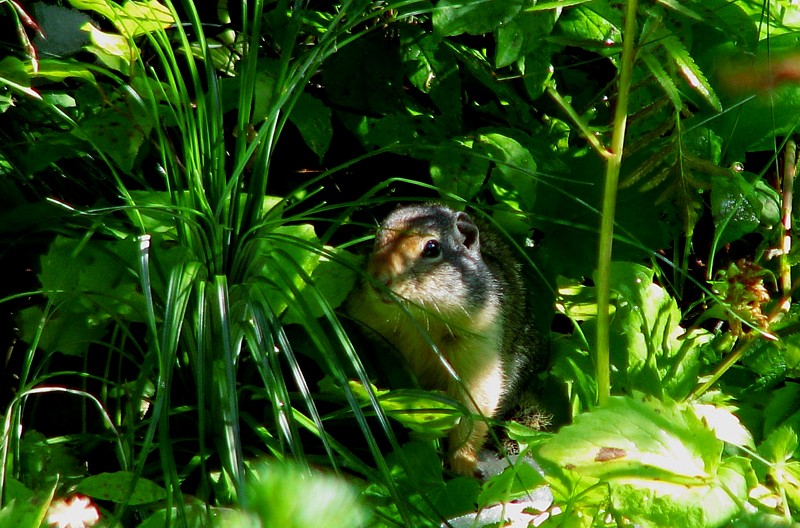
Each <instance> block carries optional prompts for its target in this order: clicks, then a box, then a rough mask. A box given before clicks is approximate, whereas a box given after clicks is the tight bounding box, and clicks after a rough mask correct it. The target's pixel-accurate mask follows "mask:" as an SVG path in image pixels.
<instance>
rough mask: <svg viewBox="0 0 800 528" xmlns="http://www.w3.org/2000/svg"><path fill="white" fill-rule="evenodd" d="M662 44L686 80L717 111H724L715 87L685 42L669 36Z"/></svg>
mask: <svg viewBox="0 0 800 528" xmlns="http://www.w3.org/2000/svg"><path fill="white" fill-rule="evenodd" d="M661 45H662V46H663V47H664V49H665V50H667V53H669V56H670V58H671V59H672V61H673V62H674V63H675V65H676V66H677V67H678V69H679V70H680V72H681V74H683V76H684V78H685V79H686V81H687V82H688V83H689V86H691V87H692V88H693V89H694V90H695V91H696V92H697V93H698V94H700V96H701V97H702V98H703V99H705V101H706V102H707V103H708V104H709V106H711V108H713V109H714V110H716V111H717V112H721V111H722V103H720V101H719V98H718V97H717V94H716V93H715V92H714V88H712V87H711V84H710V83H709V82H708V79H706V76H705V74H704V73H703V72H702V70H700V68H699V67H698V66H697V64H695V62H694V59H692V57H691V55H689V51H688V50H687V49H686V48H685V47H684V45H683V43H682V42H681V41H680V40H678V39H677V38H676V37H667V38H665V39H663V40H662V41H661Z"/></svg>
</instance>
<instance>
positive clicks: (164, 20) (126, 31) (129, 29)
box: [70, 0, 175, 38]
mask: <svg viewBox="0 0 800 528" xmlns="http://www.w3.org/2000/svg"><path fill="white" fill-rule="evenodd" d="M70 4H72V6H73V7H75V8H77V9H83V10H89V11H94V12H96V13H98V14H100V15H102V16H104V17H106V18H107V19H109V20H110V21H111V22H113V23H114V25H115V26H116V28H117V30H118V31H119V32H120V33H122V34H123V35H124V36H125V37H127V38H133V37H136V36H139V35H144V34H145V33H152V32H153V31H157V30H159V29H166V28H168V27H170V26H172V25H173V24H175V19H174V17H173V16H172V12H171V11H170V10H169V8H168V7H166V6H165V5H163V4H161V3H159V2H158V1H157V0H148V1H145V2H136V1H134V0H128V1H127V2H125V3H124V4H122V5H119V4H117V3H115V2H111V1H109V0H70Z"/></svg>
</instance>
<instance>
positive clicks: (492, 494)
mask: <svg viewBox="0 0 800 528" xmlns="http://www.w3.org/2000/svg"><path fill="white" fill-rule="evenodd" d="M545 482H546V481H545V479H544V477H542V475H541V474H540V473H539V471H537V469H536V468H535V467H534V466H533V465H531V464H529V463H527V462H526V461H524V460H522V459H519V460H517V462H516V463H514V464H512V465H510V466H508V467H507V468H506V469H505V470H504V471H503V472H502V473H500V474H499V475H497V476H494V477H492V478H491V479H489V480H487V481H486V482H485V483H484V484H483V490H482V491H481V494H480V495H479V496H478V505H479V507H481V508H482V507H485V506H488V505H490V504H496V503H498V502H508V501H511V500H514V499H518V498H522V497H525V496H527V495H529V494H530V493H531V492H532V491H533V490H534V489H536V488H537V487H539V486H541V485H543V484H545Z"/></svg>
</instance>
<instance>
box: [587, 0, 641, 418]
mask: <svg viewBox="0 0 800 528" xmlns="http://www.w3.org/2000/svg"><path fill="white" fill-rule="evenodd" d="M636 5H637V0H628V2H627V4H626V10H625V28H624V30H623V34H622V35H623V37H622V38H623V41H622V57H621V59H620V60H621V65H620V73H619V85H618V86H619V88H618V94H617V107H616V110H615V113H614V133H613V134H612V136H611V157H609V158H608V164H607V165H606V178H605V187H604V189H603V212H602V215H601V219H600V250H599V252H598V257H597V346H596V347H595V350H596V351H597V357H596V358H595V359H596V366H597V403H598V404H600V405H603V404H604V403H606V402H607V401H608V398H609V396H610V395H611V367H610V361H609V355H610V354H609V331H608V330H609V323H610V315H609V313H608V309H609V301H610V298H611V248H612V245H613V240H614V215H615V210H616V205H617V187H618V186H619V185H618V184H619V170H620V167H621V165H622V149H623V146H624V145H625V128H626V126H627V122H628V95H629V93H630V87H631V78H632V76H633V59H634V54H635V49H634V42H635V41H636Z"/></svg>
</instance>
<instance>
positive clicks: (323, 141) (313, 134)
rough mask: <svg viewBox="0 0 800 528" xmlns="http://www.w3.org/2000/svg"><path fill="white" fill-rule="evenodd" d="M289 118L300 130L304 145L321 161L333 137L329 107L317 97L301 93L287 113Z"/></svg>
mask: <svg viewBox="0 0 800 528" xmlns="http://www.w3.org/2000/svg"><path fill="white" fill-rule="evenodd" d="M289 120H290V121H291V122H292V123H294V125H295V126H296V127H297V130H299V131H300V135H301V136H303V140H305V142H306V145H308V147H309V148H310V149H311V150H312V151H314V154H316V155H317V156H318V157H319V159H320V161H322V157H323V156H325V153H326V152H327V151H328V147H329V146H330V144H331V138H332V137H333V125H332V124H331V109H330V108H329V107H327V106H325V105H324V104H323V103H322V101H320V100H319V99H316V98H315V97H312V96H310V95H308V94H306V93H303V94H300V98H299V99H298V100H297V104H296V105H295V106H294V108H293V109H292V113H291V114H289Z"/></svg>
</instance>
